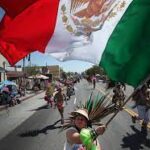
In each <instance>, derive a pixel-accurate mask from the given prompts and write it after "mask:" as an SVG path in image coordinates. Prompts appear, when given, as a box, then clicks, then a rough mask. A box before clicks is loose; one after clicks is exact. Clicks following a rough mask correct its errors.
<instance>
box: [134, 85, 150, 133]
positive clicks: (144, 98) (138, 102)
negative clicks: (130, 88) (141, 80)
mask: <svg viewBox="0 0 150 150" xmlns="http://www.w3.org/2000/svg"><path fill="white" fill-rule="evenodd" d="M148 92H149V89H147V85H144V86H142V88H141V89H139V90H137V92H136V93H135V94H134V96H133V100H134V101H135V106H136V107H137V110H138V116H132V122H133V123H135V122H136V120H143V122H142V127H141V131H147V124H148V122H149V120H150V119H149V113H150V112H149V108H150V103H149V101H150V100H149V94H147V93H148Z"/></svg>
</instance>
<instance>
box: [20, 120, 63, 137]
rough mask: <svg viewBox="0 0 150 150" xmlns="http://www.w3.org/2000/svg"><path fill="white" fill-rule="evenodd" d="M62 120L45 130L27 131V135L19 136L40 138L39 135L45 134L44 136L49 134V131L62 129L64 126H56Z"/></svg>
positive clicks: (21, 135)
mask: <svg viewBox="0 0 150 150" xmlns="http://www.w3.org/2000/svg"><path fill="white" fill-rule="evenodd" d="M60 121H61V120H58V121H56V122H54V123H53V124H52V125H49V126H46V127H44V128H43V129H40V130H39V129H37V130H30V131H27V132H25V133H21V134H19V136H20V137H34V136H38V135H39V134H41V133H43V134H48V133H47V131H48V130H54V129H58V128H61V127H62V126H61V125H59V126H56V124H57V123H59V122H60Z"/></svg>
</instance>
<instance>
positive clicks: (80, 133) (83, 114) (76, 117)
mask: <svg viewBox="0 0 150 150" xmlns="http://www.w3.org/2000/svg"><path fill="white" fill-rule="evenodd" d="M106 101H107V103H106ZM113 112H115V108H114V106H113V105H112V104H111V102H108V100H107V95H104V96H101V97H99V95H98V96H97V97H96V98H94V99H92V93H91V96H90V97H89V99H88V100H87V101H86V103H85V104H84V105H83V104H81V105H80V106H77V110H75V111H73V112H71V113H70V117H69V118H68V119H66V120H65V123H64V125H63V129H68V128H69V129H68V130H67V131H66V142H65V146H64V150H101V146H100V144H99V141H98V139H97V137H98V136H99V135H102V134H103V133H104V131H105V128H106V127H105V125H103V124H101V123H100V120H101V119H103V118H104V117H106V116H107V115H109V114H111V113H113ZM93 125H97V127H96V128H95V129H94V128H93Z"/></svg>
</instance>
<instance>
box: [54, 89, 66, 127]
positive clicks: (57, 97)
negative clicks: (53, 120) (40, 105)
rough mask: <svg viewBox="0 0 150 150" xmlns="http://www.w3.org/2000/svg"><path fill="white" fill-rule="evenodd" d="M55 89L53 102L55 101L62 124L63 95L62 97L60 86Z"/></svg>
mask: <svg viewBox="0 0 150 150" xmlns="http://www.w3.org/2000/svg"><path fill="white" fill-rule="evenodd" d="M57 91H58V92H57V93H56V94H55V96H54V102H55V103H56V106H57V109H58V111H59V113H60V116H61V124H63V123H64V115H63V113H64V97H63V94H62V90H61V88H58V89H57Z"/></svg>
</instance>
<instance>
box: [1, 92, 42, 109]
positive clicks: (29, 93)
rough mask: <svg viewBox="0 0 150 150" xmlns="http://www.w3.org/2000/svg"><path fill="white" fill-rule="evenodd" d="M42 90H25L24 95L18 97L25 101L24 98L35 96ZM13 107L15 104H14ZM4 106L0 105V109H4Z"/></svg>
mask: <svg viewBox="0 0 150 150" xmlns="http://www.w3.org/2000/svg"><path fill="white" fill-rule="evenodd" d="M42 92H44V90H40V91H38V92H36V93H35V92H33V91H27V92H26V95H25V96H22V97H19V99H20V100H21V101H25V100H27V99H29V98H32V97H34V96H36V95H38V94H40V93H42ZM14 107H15V106H14ZM5 108H6V105H0V111H2V110H4V109H5Z"/></svg>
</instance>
